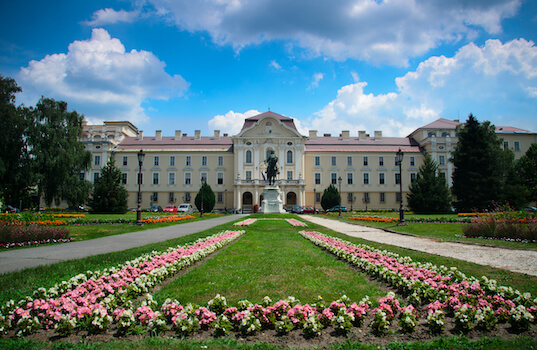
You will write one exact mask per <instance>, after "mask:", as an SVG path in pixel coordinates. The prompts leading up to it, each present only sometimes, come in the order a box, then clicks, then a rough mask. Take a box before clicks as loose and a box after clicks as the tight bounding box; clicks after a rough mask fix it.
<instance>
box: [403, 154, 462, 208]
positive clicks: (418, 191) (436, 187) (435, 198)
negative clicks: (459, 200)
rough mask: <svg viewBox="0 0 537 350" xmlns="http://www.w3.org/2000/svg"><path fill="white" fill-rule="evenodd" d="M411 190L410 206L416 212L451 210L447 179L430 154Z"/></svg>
mask: <svg viewBox="0 0 537 350" xmlns="http://www.w3.org/2000/svg"><path fill="white" fill-rule="evenodd" d="M409 190H410V193H409V194H408V195H407V201H408V206H409V207H410V208H411V209H412V211H414V212H416V213H419V214H423V213H447V212H449V211H450V210H451V199H452V198H451V193H450V192H449V188H448V186H447V183H446V179H445V178H444V177H441V176H439V175H438V165H437V164H436V162H435V161H434V160H433V159H432V158H431V156H430V155H429V154H427V155H426V156H425V160H424V162H423V164H422V165H421V166H420V168H419V171H418V175H417V176H416V181H414V182H413V183H411V184H410V186H409Z"/></svg>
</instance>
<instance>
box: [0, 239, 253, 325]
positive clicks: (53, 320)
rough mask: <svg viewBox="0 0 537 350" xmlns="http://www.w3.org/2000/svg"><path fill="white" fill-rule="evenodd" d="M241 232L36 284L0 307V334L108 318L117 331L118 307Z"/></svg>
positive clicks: (140, 315)
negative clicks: (50, 283)
mask: <svg viewBox="0 0 537 350" xmlns="http://www.w3.org/2000/svg"><path fill="white" fill-rule="evenodd" d="M243 233H244V231H224V232H221V233H218V234H215V235H213V236H210V237H207V238H204V239H199V240H197V241H195V242H194V243H192V244H190V245H185V246H178V247H171V248H169V249H168V250H167V251H165V252H152V253H150V254H146V255H143V256H141V257H139V258H137V259H134V260H131V261H127V262H126V263H124V264H122V265H119V266H117V267H112V268H110V269H105V270H102V271H96V272H91V271H88V272H87V273H86V274H79V275H77V276H74V277H73V278H71V279H70V280H69V281H64V282H61V283H59V284H56V285H55V286H54V287H52V288H50V289H48V290H46V289H44V288H39V289H38V290H36V291H35V292H34V293H33V296H32V297H28V298H26V299H24V300H21V301H20V302H18V303H17V304H15V302H14V301H12V300H11V301H10V302H8V303H7V304H6V305H3V306H2V307H0V335H2V334H5V333H7V331H8V330H13V331H14V332H16V334H17V335H25V334H31V333H34V332H35V331H37V330H38V329H41V328H43V329H55V330H56V332H58V333H59V334H60V335H66V334H69V333H71V332H72V331H74V330H75V329H80V330H85V331H87V332H88V333H100V332H102V331H105V330H107V329H108V328H109V327H110V325H111V324H112V323H113V322H115V323H116V324H117V327H118V330H119V329H122V327H123V326H122V324H124V323H122V322H124V321H125V320H123V319H122V317H121V316H122V315H124V314H125V312H124V311H125V309H124V308H129V307H131V306H132V302H133V300H135V299H136V298H138V297H139V296H140V295H143V294H145V293H148V292H149V290H150V289H151V288H153V287H154V286H155V285H156V284H158V283H160V282H162V281H164V280H165V279H166V278H168V277H171V276H173V275H174V274H175V273H177V272H178V271H179V270H181V269H183V268H185V267H187V266H190V265H191V264H193V263H194V262H196V261H199V260H201V259H203V258H204V257H206V256H207V255H209V254H211V253H212V252H214V251H216V250H217V249H219V248H221V247H223V246H224V245H225V244H227V243H230V242H232V241H233V240H236V239H237V238H238V237H240V236H241V235H242V234H243ZM144 306H147V305H143V304H142V306H141V309H140V308H139V309H140V310H138V309H137V310H136V312H134V313H133V314H134V315H136V314H138V318H139V319H140V320H142V321H141V322H143V320H145V319H146V318H147V315H146V314H147V312H148V311H147V308H145V309H144V308H143V307H144ZM114 316H115V319H114V318H113V317H114Z"/></svg>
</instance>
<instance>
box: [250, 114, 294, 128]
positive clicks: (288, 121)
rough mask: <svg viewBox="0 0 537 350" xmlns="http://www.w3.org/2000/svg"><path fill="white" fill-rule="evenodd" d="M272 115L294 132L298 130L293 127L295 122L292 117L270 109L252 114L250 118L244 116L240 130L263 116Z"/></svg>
mask: <svg viewBox="0 0 537 350" xmlns="http://www.w3.org/2000/svg"><path fill="white" fill-rule="evenodd" d="M268 115H270V116H272V117H274V118H276V119H278V120H279V121H280V122H282V123H283V125H286V126H287V127H289V128H290V129H293V130H295V131H296V132H298V130H297V129H296V127H295V122H294V119H293V118H289V117H286V116H284V115H281V114H278V113H274V112H271V111H268V112H265V113H261V114H258V115H254V116H253V117H250V118H246V119H245V120H244V124H243V125H242V129H241V132H242V131H243V130H245V129H248V128H249V127H251V126H252V125H254V124H255V123H257V122H258V121H259V120H260V119H261V118H263V117H266V116H268Z"/></svg>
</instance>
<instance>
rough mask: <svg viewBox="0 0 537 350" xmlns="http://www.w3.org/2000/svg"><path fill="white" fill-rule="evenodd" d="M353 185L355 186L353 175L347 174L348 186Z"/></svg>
mask: <svg viewBox="0 0 537 350" xmlns="http://www.w3.org/2000/svg"><path fill="white" fill-rule="evenodd" d="M352 184H353V177H352V173H347V185H352Z"/></svg>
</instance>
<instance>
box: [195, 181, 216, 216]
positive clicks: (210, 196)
mask: <svg viewBox="0 0 537 350" xmlns="http://www.w3.org/2000/svg"><path fill="white" fill-rule="evenodd" d="M202 190H203V212H204V213H210V212H211V211H212V210H213V208H214V205H215V204H216V198H215V195H214V192H213V190H212V188H211V186H209V185H208V184H207V182H204V183H203V185H202V186H201V188H200V190H199V191H198V194H197V195H196V198H195V199H194V204H195V205H196V208H198V210H199V211H200V212H201V192H202Z"/></svg>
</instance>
